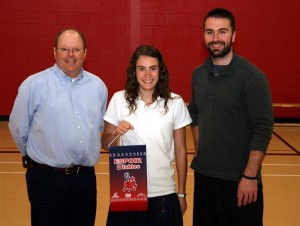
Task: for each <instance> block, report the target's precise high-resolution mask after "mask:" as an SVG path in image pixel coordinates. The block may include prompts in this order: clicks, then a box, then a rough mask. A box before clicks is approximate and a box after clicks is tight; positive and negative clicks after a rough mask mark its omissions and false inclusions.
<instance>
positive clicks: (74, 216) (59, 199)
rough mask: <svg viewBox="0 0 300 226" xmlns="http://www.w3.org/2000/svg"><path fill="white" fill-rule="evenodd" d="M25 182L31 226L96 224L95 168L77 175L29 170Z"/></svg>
mask: <svg viewBox="0 0 300 226" xmlns="http://www.w3.org/2000/svg"><path fill="white" fill-rule="evenodd" d="M26 181H27V191H28V197H29V201H30V204H31V223H32V226H93V225H94V223H95V217H96V204H97V201H96V199H97V198H96V196H97V191H96V175H95V170H94V168H93V167H91V168H90V169H88V170H85V171H83V172H80V173H79V174H74V175H67V174H63V173H60V172H55V171H51V170H48V169H40V168H35V167H34V168H29V169H28V170H27V173H26Z"/></svg>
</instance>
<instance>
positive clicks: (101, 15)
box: [0, 0, 300, 118]
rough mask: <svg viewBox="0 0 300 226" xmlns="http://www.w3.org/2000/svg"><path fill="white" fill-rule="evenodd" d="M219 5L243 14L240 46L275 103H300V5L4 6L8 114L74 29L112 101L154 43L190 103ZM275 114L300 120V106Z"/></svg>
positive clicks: (94, 2) (130, 1) (29, 0)
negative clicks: (137, 52) (144, 47)
mask: <svg viewBox="0 0 300 226" xmlns="http://www.w3.org/2000/svg"><path fill="white" fill-rule="evenodd" d="M215 7H225V8H227V9H229V10H231V11H232V12H233V13H234V14H235V17H236V23H237V38H236V42H235V44H234V48H235V50H236V52H237V53H238V54H240V55H242V56H244V57H246V58H247V59H249V60H250V61H252V62H253V63H255V64H256V65H257V66H258V67H260V68H261V69H262V70H263V71H264V72H265V73H266V75H267V77H268V79H269V81H270V86H271V90H272V94H273V102H274V104H275V105H276V104H277V105H278V104H279V106H280V103H288V104H293V103H296V104H297V103H298V104H299V103H300V91H299V88H300V79H299V73H298V69H297V68H298V66H299V62H298V61H299V60H298V58H299V53H300V45H299V37H300V29H299V21H300V1H299V0H281V1H279V0H251V1H242V0H240V1H238V0H224V1H222V0H181V1H179V0H75V1H74V0H64V1H61V0H51V1H42V0H13V1H11V0H1V6H0V27H1V29H0V43H1V46H0V48H1V50H0V57H1V60H0V70H1V82H0V115H2V116H5V115H9V113H10V111H11V108H12V106H13V102H14V99H15V97H16V94H17V89H18V87H19V85H20V84H21V82H22V81H23V80H24V79H25V78H26V77H27V76H29V75H31V74H33V73H36V72H38V71H40V70H44V69H46V68H48V67H50V66H52V65H53V64H54V59H53V42H54V37H55V35H56V33H57V32H58V31H59V30H61V29H63V28H66V27H76V28H78V29H80V30H82V31H83V33H84V34H85V35H86V37H87V41H88V52H87V59H86V63H85V65H84V67H85V69H86V70H88V71H90V72H92V73H94V74H96V75H98V76H100V77H101V78H102V79H103V80H104V82H105V83H106V84H107V87H108V89H109V97H111V95H112V94H113V93H114V92H115V91H117V90H120V89H123V87H124V83H125V79H126V67H127V65H128V62H129V58H130V55H131V53H132V51H133V50H134V49H135V48H136V47H137V46H138V45H139V44H151V45H154V46H156V47H157V48H159V50H160V51H161V52H162V54H163V56H164V58H165V61H166V64H167V66H168V68H169V71H170V75H171V82H170V83H171V88H172V90H173V91H174V92H176V93H178V94H180V95H181V96H182V97H183V98H184V100H185V101H186V102H188V101H189V98H190V95H191V91H190V90H191V89H190V82H191V74H192V71H193V69H194V68H195V67H196V66H197V65H199V64H201V63H202V62H203V61H204V59H205V58H206V57H207V56H208V55H207V52H206V50H205V48H204V45H203V38H202V20H203V17H204V15H205V14H206V13H207V12H208V11H209V10H211V9H213V8H215ZM296 69H297V71H296V72H295V70H296ZM258 101H259V100H258ZM274 111H275V116H276V117H285V118H287V117H289V118H300V109H299V107H298V108H292V107H286V108H283V107H274Z"/></svg>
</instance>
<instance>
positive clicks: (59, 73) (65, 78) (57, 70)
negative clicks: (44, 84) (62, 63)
mask: <svg viewBox="0 0 300 226" xmlns="http://www.w3.org/2000/svg"><path fill="white" fill-rule="evenodd" d="M53 71H54V73H55V75H56V76H57V78H58V79H59V80H60V81H61V82H66V81H72V82H75V81H79V80H81V79H82V78H83V77H84V70H83V68H81V69H80V73H79V76H78V77H77V78H75V79H72V78H70V77H69V76H67V75H66V74H65V73H64V72H63V71H62V70H61V69H60V68H59V67H58V66H57V64H54V66H53Z"/></svg>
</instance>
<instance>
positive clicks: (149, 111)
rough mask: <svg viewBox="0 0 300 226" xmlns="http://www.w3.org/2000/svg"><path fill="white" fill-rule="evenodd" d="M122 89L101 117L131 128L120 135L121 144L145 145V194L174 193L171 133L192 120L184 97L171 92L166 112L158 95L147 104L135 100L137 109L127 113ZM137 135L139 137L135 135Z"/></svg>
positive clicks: (154, 195) (152, 195)
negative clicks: (126, 124) (132, 129)
mask: <svg viewBox="0 0 300 226" xmlns="http://www.w3.org/2000/svg"><path fill="white" fill-rule="evenodd" d="M124 94H125V92H124V90H122V91H119V92H116V93H115V94H114V95H113V97H112V98H111V100H110V103H109V105H108V108H107V111H106V113H105V116H104V120H105V121H107V122H109V123H111V124H113V125H115V126H118V125H119V123H120V122H121V121H122V120H125V121H128V122H130V123H131V125H132V126H133V127H134V133H133V132H131V131H128V132H127V133H126V134H124V135H123V136H121V139H122V144H123V145H137V144H146V149H147V183H148V197H156V196H162V195H167V194H171V193H174V192H176V182H175V179H174V167H173V165H172V163H173V161H174V139H173V132H174V130H176V129H179V128H182V127H184V126H186V125H188V124H190V123H191V121H192V120H191V117H190V115H189V112H188V110H187V107H186V105H185V103H184V101H183V99H182V98H181V97H180V96H179V95H177V94H174V93H172V94H171V95H172V97H176V98H174V99H171V100H169V102H168V107H169V111H168V112H167V114H164V113H165V109H164V99H162V98H158V99H157V101H155V102H154V103H153V104H151V105H150V106H147V105H146V104H145V102H144V101H142V100H141V99H140V98H139V99H137V102H136V103H137V110H136V111H135V112H134V113H131V114H129V109H128V103H127V102H126V100H125V98H124ZM136 135H138V137H137V136H136Z"/></svg>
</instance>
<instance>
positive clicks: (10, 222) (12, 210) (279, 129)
mask: <svg viewBox="0 0 300 226" xmlns="http://www.w3.org/2000/svg"><path fill="white" fill-rule="evenodd" d="M187 148H188V162H189V163H190V162H191V160H192V158H193V153H194V149H193V141H192V136H191V132H190V128H189V127H188V128H187ZM96 173H97V182H98V188H97V189H98V199H97V200H98V208H97V216H96V224H95V225H98V226H99V225H105V222H106V216H107V210H108V206H109V196H108V194H109V170H108V154H107V152H105V151H103V150H101V159H100V162H99V163H98V164H97V165H96ZM262 173H263V183H264V197H265V210H264V226H300V217H299V214H300V212H299V210H300V124H275V127H274V133H273V137H272V140H271V143H270V145H269V149H268V152H267V155H266V157H265V159H264V162H263V168H262ZM187 193H188V196H187V202H188V210H187V212H186V214H185V216H184V225H185V226H191V225H192V209H193V201H192V200H193V171H192V170H191V169H190V168H189V170H188V178H187ZM29 225H30V206H29V201H28V199H27V191H26V183H25V169H23V168H22V164H21V155H20V153H19V152H18V150H17V148H16V146H15V144H14V143H13V141H12V139H11V136H10V134H9V131H8V129H7V122H6V121H0V226H29Z"/></svg>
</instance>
